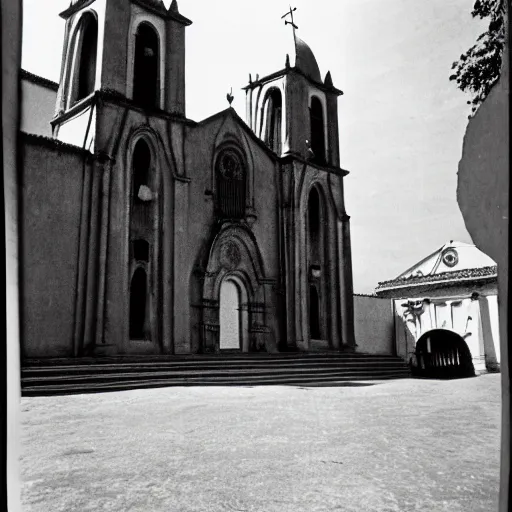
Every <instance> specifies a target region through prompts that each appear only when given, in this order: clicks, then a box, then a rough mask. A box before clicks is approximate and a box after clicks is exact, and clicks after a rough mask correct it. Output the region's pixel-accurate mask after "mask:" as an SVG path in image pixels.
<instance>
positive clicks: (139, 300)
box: [130, 267, 147, 340]
mask: <svg viewBox="0 0 512 512" xmlns="http://www.w3.org/2000/svg"><path fill="white" fill-rule="evenodd" d="M146 292H147V276H146V271H145V270H144V269H143V268H141V267H138V268H137V269H136V270H135V272H134V274H133V277H132V282H131V285H130V339H132V340H142V339H144V338H145V330H146V329H145V323H146Z"/></svg>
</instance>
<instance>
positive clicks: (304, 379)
mask: <svg viewBox="0 0 512 512" xmlns="http://www.w3.org/2000/svg"><path fill="white" fill-rule="evenodd" d="M408 377H409V375H408V374H405V375H404V374H403V373H402V372H399V373H386V374H381V373H375V374H372V375H371V376H360V375H358V374H355V375H350V374H347V375H344V376H341V377H340V376H330V377H325V376H324V377H322V376H311V377H309V376H297V377H287V376H272V377H263V378H261V377H260V378H258V377H254V376H253V377H244V378H237V379H226V378H224V377H216V378H213V377H211V378H208V379H205V378H202V377H196V378H194V377H187V378H179V379H160V380H130V381H122V382H119V381H115V382H101V383H90V382H89V383H83V384H48V385H38V386H24V387H23V396H48V395H58V394H77V393H97V392H105V391H122V390H129V389H142V388H157V387H174V386H239V387H243V386H251V387H252V386H271V385H274V386H283V385H290V386H302V387H306V386H320V385H329V386H336V385H345V386H347V385H351V386H363V385H371V384H372V383H375V381H377V382H378V381H384V380H392V379H403V378H408Z"/></svg>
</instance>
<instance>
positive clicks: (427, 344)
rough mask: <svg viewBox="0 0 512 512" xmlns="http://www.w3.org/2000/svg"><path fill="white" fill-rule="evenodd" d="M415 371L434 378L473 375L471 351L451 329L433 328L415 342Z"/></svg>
mask: <svg viewBox="0 0 512 512" xmlns="http://www.w3.org/2000/svg"><path fill="white" fill-rule="evenodd" d="M416 362H417V367H416V369H415V370H416V372H417V373H418V375H420V376H424V377H435V378H455V377H471V376H474V375H475V369H474V367H473V361H472V357H471V352H470V350H469V347H468V346H467V344H466V342H465V341H464V340H463V339H462V337H461V336H459V335H458V334H457V333H455V332H453V331H449V330H447V329H433V330H431V331H428V332H426V333H425V334H423V335H422V336H421V337H420V339H419V340H418V342H417V343H416Z"/></svg>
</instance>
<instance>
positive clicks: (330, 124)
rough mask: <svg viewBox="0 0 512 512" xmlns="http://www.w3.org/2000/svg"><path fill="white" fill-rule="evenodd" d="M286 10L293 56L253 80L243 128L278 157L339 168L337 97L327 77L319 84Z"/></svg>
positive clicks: (314, 65)
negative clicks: (250, 130)
mask: <svg viewBox="0 0 512 512" xmlns="http://www.w3.org/2000/svg"><path fill="white" fill-rule="evenodd" d="M294 10H295V9H293V10H292V9H290V11H289V12H288V13H286V14H285V15H284V16H283V18H284V17H290V21H288V20H285V23H286V24H289V25H290V26H291V28H292V38H293V51H292V52H291V55H292V63H290V54H287V55H286V61H285V67H284V68H283V69H281V70H280V71H277V72H275V73H272V74H270V75H267V76H265V77H263V78H260V77H259V76H258V75H257V76H256V80H254V81H253V80H252V77H251V76H250V77H249V85H247V86H246V87H245V88H244V90H245V91H246V110H247V122H248V124H249V126H250V127H251V128H252V130H253V131H254V133H255V134H256V135H257V136H258V137H259V138H261V139H262V140H263V141H264V142H265V143H266V144H267V145H268V146H269V147H270V148H271V149H272V150H273V151H274V152H275V153H277V154H278V155H279V156H286V155H295V156H299V157H301V158H304V159H306V160H308V161H311V162H313V163H316V164H318V165H321V166H334V167H338V166H339V146H338V107H337V99H338V96H339V95H341V94H343V92H342V91H340V90H339V89H336V88H335V87H334V85H333V82H332V78H331V74H330V72H328V73H327V74H326V76H325V78H324V80H323V81H322V79H321V75H320V69H319V67H318V64H317V62H316V59H315V56H314V54H313V52H312V51H311V49H310V47H309V46H308V45H307V44H306V43H305V42H304V41H303V40H302V39H300V38H299V37H298V36H297V33H296V30H297V29H298V27H297V25H295V23H294V20H293V11H294Z"/></svg>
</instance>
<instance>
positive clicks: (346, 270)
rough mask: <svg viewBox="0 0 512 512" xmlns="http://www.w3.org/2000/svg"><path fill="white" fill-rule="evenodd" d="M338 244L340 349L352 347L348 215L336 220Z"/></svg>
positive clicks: (352, 318) (352, 319)
mask: <svg viewBox="0 0 512 512" xmlns="http://www.w3.org/2000/svg"><path fill="white" fill-rule="evenodd" d="M338 244H339V245H340V247H339V254H340V256H339V260H340V299H341V300H340V314H341V340H342V343H341V345H340V349H341V350H343V349H345V350H346V349H347V348H349V349H354V348H355V347H356V340H355V335H354V286H353V282H352V251H351V248H350V217H349V216H348V215H347V214H344V215H343V216H342V218H341V222H338Z"/></svg>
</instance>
